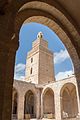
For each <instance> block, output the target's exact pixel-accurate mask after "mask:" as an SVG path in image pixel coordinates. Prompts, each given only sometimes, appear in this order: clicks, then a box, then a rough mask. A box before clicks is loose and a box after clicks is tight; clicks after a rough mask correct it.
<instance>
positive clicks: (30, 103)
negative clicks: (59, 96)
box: [24, 90, 36, 119]
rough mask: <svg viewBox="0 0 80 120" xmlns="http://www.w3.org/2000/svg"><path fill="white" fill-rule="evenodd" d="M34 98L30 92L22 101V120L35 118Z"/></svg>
mask: <svg viewBox="0 0 80 120" xmlns="http://www.w3.org/2000/svg"><path fill="white" fill-rule="evenodd" d="M35 117H36V113H35V96H34V94H33V92H32V91H31V90H29V91H28V92H27V93H26V95H25V101H24V118H25V119H26V118H27V119H28V118H35Z"/></svg>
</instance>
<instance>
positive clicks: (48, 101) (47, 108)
mask: <svg viewBox="0 0 80 120" xmlns="http://www.w3.org/2000/svg"><path fill="white" fill-rule="evenodd" d="M43 117H44V118H55V103H54V93H53V91H52V90H51V89H49V88H48V89H47V90H46V92H45V93H44V95H43Z"/></svg>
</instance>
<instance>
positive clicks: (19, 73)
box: [14, 63, 25, 80]
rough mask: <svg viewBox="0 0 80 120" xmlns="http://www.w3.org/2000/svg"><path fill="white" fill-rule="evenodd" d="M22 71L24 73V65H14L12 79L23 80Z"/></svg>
mask: <svg viewBox="0 0 80 120" xmlns="http://www.w3.org/2000/svg"><path fill="white" fill-rule="evenodd" d="M24 71H25V64H22V63H19V64H17V65H15V72H14V79H16V80H24V78H25V76H24V73H25V72H24Z"/></svg>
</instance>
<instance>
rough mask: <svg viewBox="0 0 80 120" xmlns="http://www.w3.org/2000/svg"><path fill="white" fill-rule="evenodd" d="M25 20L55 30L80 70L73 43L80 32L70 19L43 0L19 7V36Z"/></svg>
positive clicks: (75, 65) (17, 32)
mask: <svg viewBox="0 0 80 120" xmlns="http://www.w3.org/2000/svg"><path fill="white" fill-rule="evenodd" d="M35 4H36V6H35ZM31 6H32V8H31ZM49 10H50V11H49ZM52 11H54V12H52ZM26 13H27V14H26ZM25 20H26V21H25ZM24 21H25V23H28V22H38V23H41V24H44V25H46V26H48V27H49V28H50V29H52V30H53V31H55V33H56V34H57V35H58V36H59V37H60V39H61V41H62V42H63V44H64V45H65V47H66V48H67V50H68V52H69V54H70V56H71V59H72V62H73V65H74V69H75V72H76V73H78V72H79V68H80V61H79V58H78V54H77V52H76V50H75V46H74V43H73V41H74V40H73V39H76V40H78V39H79V34H78V32H77V31H76V29H75V28H74V26H73V25H72V24H71V23H70V21H69V20H68V19H67V18H66V17H65V16H64V15H63V14H62V13H61V12H60V11H59V10H57V9H56V8H55V7H52V6H50V5H48V4H46V3H43V2H37V1H35V2H28V3H26V4H25V5H23V6H22V7H21V8H20V9H19V11H18V14H17V16H16V20H15V25H16V27H15V33H16V34H15V35H16V36H17V37H18V34H19V31H20V28H21V25H22V24H23V23H24ZM72 31H73V32H72ZM74 56H76V57H74ZM76 58H77V59H76ZM76 60H77V61H76ZM77 64H78V65H77Z"/></svg>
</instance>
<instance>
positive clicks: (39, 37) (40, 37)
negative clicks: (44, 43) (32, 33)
mask: <svg viewBox="0 0 80 120" xmlns="http://www.w3.org/2000/svg"><path fill="white" fill-rule="evenodd" d="M42 38H43V33H42V32H39V33H38V35H37V39H40V40H41V39H42Z"/></svg>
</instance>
